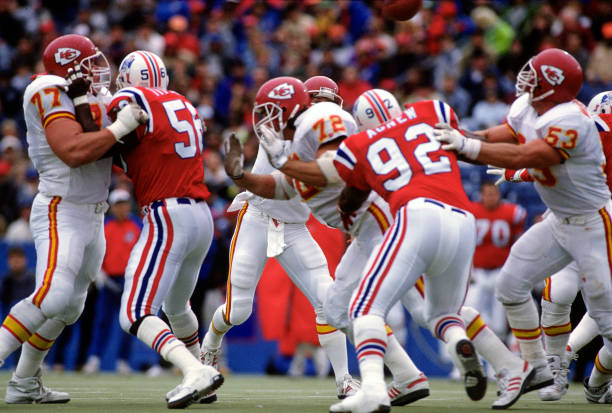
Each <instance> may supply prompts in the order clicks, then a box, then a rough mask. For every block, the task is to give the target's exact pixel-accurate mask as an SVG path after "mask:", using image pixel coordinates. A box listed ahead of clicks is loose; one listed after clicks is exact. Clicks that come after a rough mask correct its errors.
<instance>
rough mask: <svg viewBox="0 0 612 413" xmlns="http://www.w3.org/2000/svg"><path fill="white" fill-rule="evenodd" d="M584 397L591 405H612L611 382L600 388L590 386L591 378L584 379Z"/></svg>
mask: <svg viewBox="0 0 612 413" xmlns="http://www.w3.org/2000/svg"><path fill="white" fill-rule="evenodd" d="M584 396H585V397H586V399H587V400H588V401H589V403H598V404H612V387H610V382H608V383H606V384H604V385H602V386H599V387H591V386H589V377H586V378H585V379H584Z"/></svg>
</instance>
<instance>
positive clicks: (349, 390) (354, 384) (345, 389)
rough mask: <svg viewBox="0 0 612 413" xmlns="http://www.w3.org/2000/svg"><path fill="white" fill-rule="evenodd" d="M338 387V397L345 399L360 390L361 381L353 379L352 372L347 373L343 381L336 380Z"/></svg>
mask: <svg viewBox="0 0 612 413" xmlns="http://www.w3.org/2000/svg"><path fill="white" fill-rule="evenodd" d="M336 387H337V388H338V398H339V399H340V400H342V399H345V398H347V397H349V396H353V395H354V394H355V393H357V391H358V390H359V388H360V386H359V381H357V380H355V379H353V376H351V375H350V374H345V375H344V379H342V381H339V382H336Z"/></svg>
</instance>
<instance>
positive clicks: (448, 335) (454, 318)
mask: <svg viewBox="0 0 612 413" xmlns="http://www.w3.org/2000/svg"><path fill="white" fill-rule="evenodd" d="M429 330H430V331H431V332H432V333H433V334H434V335H435V336H436V337H437V338H439V339H440V340H442V341H444V342H445V343H446V344H447V345H446V348H447V349H449V348H452V349H453V350H452V353H453V354H454V352H455V344H457V342H458V341H459V340H462V339H466V338H467V336H466V334H465V324H464V323H463V319H462V318H461V317H460V316H459V315H457V314H444V315H441V316H439V317H436V318H434V319H432V320H431V321H429Z"/></svg>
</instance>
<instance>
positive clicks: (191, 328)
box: [166, 308, 200, 359]
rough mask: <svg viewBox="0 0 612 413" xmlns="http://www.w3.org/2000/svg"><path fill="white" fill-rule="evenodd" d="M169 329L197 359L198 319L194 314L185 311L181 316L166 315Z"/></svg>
mask: <svg viewBox="0 0 612 413" xmlns="http://www.w3.org/2000/svg"><path fill="white" fill-rule="evenodd" d="M166 315H167V316H168V321H169V322H170V327H171V328H172V332H173V333H174V335H175V336H176V337H177V338H178V339H179V340H181V341H182V342H183V343H185V346H186V347H187V350H189V352H190V353H191V354H193V356H194V357H195V358H197V359H199V358H200V337H199V331H198V319H197V317H196V315H195V314H194V312H193V311H192V310H191V308H190V309H189V310H187V311H186V312H184V313H183V314H178V315H170V314H167V313H166Z"/></svg>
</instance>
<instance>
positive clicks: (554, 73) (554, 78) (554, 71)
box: [542, 65, 565, 86]
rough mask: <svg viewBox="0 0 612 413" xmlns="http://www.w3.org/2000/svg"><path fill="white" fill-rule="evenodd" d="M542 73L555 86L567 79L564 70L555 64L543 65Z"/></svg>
mask: <svg viewBox="0 0 612 413" xmlns="http://www.w3.org/2000/svg"><path fill="white" fill-rule="evenodd" d="M542 75H544V79H546V81H547V82H548V83H550V84H551V85H553V86H555V85H560V84H561V83H563V81H564V80H565V76H563V70H561V69H559V68H558V67H555V66H550V65H542Z"/></svg>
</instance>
